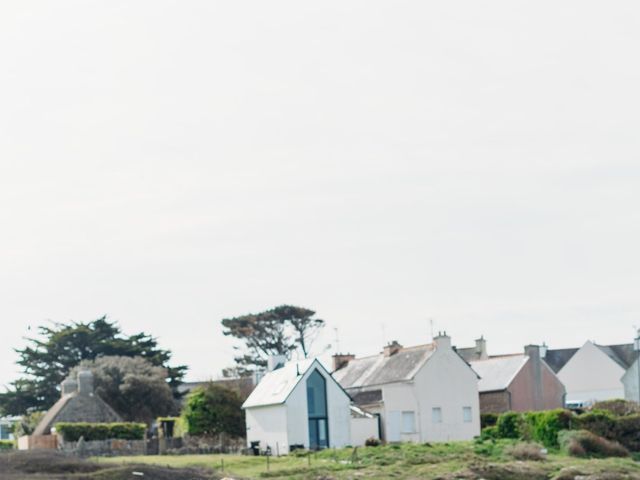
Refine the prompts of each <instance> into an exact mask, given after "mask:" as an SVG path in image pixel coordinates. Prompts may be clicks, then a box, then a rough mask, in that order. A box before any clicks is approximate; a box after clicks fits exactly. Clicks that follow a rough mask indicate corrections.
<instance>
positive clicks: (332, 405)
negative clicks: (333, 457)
mask: <svg viewBox="0 0 640 480" xmlns="http://www.w3.org/2000/svg"><path fill="white" fill-rule="evenodd" d="M350 405H351V398H349V395H348V394H347V393H346V392H345V391H344V390H343V389H342V387H341V386H340V385H339V384H338V382H336V381H335V380H334V379H333V377H332V376H331V374H330V373H329V372H328V371H327V370H326V369H325V368H324V367H323V366H322V364H321V363H320V362H319V361H318V360H303V361H299V362H291V363H287V364H285V365H284V366H281V367H280V368H276V369H275V370H273V371H270V372H268V373H267V374H266V375H265V376H264V377H263V378H262V380H261V381H260V383H259V384H258V386H257V387H256V388H255V390H254V391H253V392H252V393H251V395H249V398H247V400H246V401H245V402H244V404H243V405H242V408H243V409H244V410H245V415H246V423H247V446H249V447H253V446H259V447H260V450H262V451H264V450H267V449H270V450H271V453H272V454H273V455H279V454H286V453H289V451H290V450H292V449H294V448H308V449H322V448H329V447H336V448H340V447H344V446H346V445H349V444H350V443H351V432H350V426H351V408H350Z"/></svg>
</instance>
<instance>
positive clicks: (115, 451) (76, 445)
mask: <svg viewBox="0 0 640 480" xmlns="http://www.w3.org/2000/svg"><path fill="white" fill-rule="evenodd" d="M59 449H60V450H62V451H63V452H67V453H74V454H76V455H81V456H88V457H112V456H113V457H115V456H118V457H120V456H126V455H146V454H147V441H146V440H117V439H113V440H91V441H89V442H85V441H84V440H82V439H81V440H80V441H78V442H64V441H61V442H60V446H59Z"/></svg>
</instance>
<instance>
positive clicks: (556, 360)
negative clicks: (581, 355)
mask: <svg viewBox="0 0 640 480" xmlns="http://www.w3.org/2000/svg"><path fill="white" fill-rule="evenodd" d="M578 350H579V349H578V348H560V349H557V350H547V353H546V355H545V356H544V361H545V362H547V365H549V367H551V370H553V371H554V373H558V372H559V371H560V370H561V369H562V367H564V366H565V365H566V364H567V362H568V361H569V360H571V357H573V356H574V355H575V353H576V352H577V351H578Z"/></svg>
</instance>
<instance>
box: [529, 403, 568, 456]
mask: <svg viewBox="0 0 640 480" xmlns="http://www.w3.org/2000/svg"><path fill="white" fill-rule="evenodd" d="M523 418H524V424H525V425H526V432H527V433H528V436H529V437H530V438H531V439H533V440H535V441H537V442H541V443H542V444H543V445H544V446H545V447H551V448H553V447H557V446H558V433H560V431H561V430H568V429H570V428H571V422H572V414H571V412H569V411H568V410H563V409H558V410H546V411H542V412H527V413H525V414H524V416H523ZM523 430H524V429H523Z"/></svg>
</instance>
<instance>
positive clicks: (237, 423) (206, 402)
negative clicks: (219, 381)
mask: <svg viewBox="0 0 640 480" xmlns="http://www.w3.org/2000/svg"><path fill="white" fill-rule="evenodd" d="M182 418H183V419H184V424H185V427H186V430H187V433H189V434H190V435H205V436H206V435H219V434H221V433H226V434H228V435H231V436H234V437H242V436H244V435H245V418H244V412H243V411H242V399H241V398H240V396H239V395H238V394H237V393H236V392H235V391H233V390H230V389H229V388H227V387H223V386H221V385H216V384H214V383H209V384H207V385H205V386H202V387H199V388H196V389H195V390H193V391H192V392H191V394H189V396H188V397H187V404H186V406H185V408H184V410H183V411H182Z"/></svg>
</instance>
